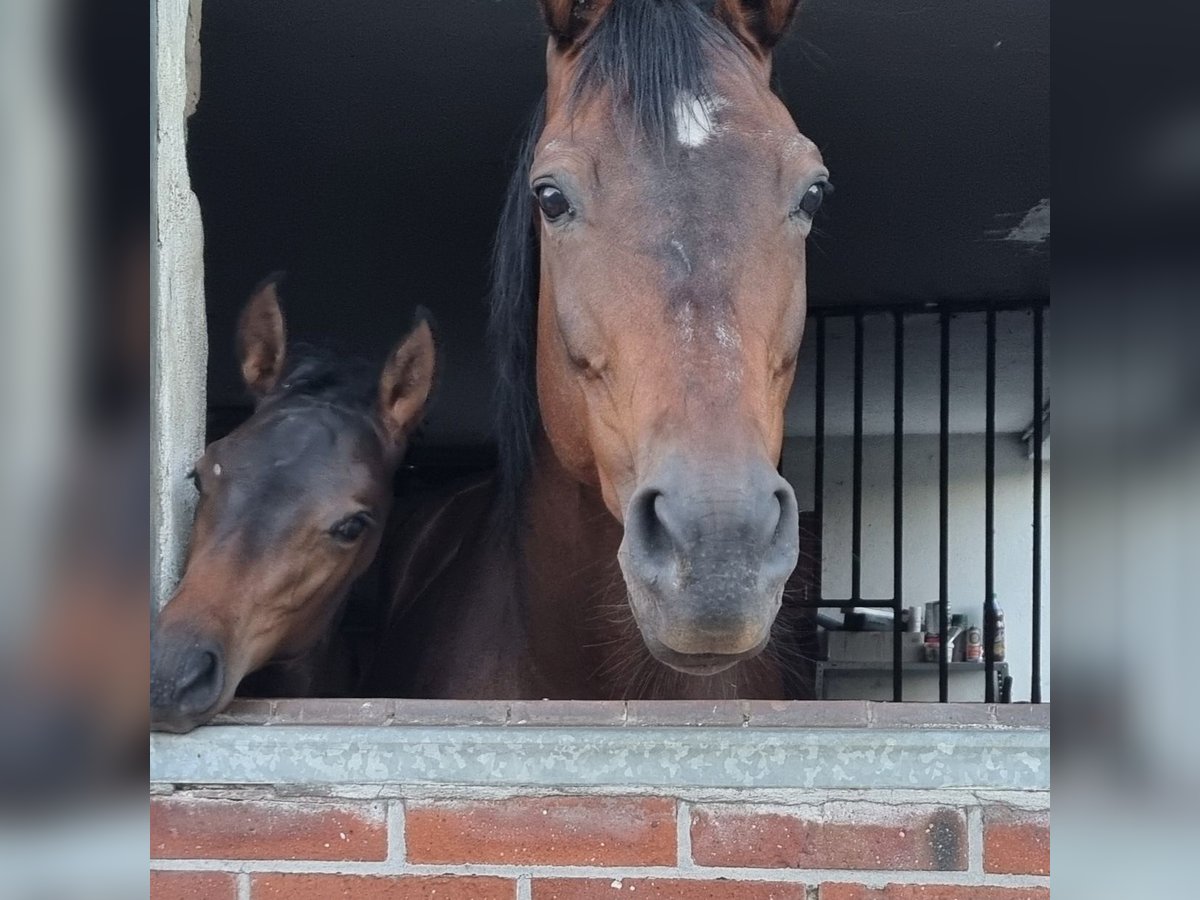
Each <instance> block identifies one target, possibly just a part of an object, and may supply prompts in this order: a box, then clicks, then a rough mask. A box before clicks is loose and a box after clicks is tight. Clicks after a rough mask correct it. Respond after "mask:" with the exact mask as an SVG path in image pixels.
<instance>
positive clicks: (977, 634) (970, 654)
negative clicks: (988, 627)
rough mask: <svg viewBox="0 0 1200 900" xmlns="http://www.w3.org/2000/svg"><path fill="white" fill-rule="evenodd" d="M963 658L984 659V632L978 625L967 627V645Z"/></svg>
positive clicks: (968, 659)
mask: <svg viewBox="0 0 1200 900" xmlns="http://www.w3.org/2000/svg"><path fill="white" fill-rule="evenodd" d="M963 659H964V660H966V661H967V662H979V661H980V660H981V659H983V632H982V631H980V630H979V626H978V625H972V626H971V627H970V628H968V629H967V646H966V649H965V650H964V652H963Z"/></svg>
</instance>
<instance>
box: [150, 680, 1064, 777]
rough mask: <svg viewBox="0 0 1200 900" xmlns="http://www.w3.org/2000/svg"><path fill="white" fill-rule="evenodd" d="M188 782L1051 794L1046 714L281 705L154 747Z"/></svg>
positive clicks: (258, 707)
mask: <svg viewBox="0 0 1200 900" xmlns="http://www.w3.org/2000/svg"><path fill="white" fill-rule="evenodd" d="M150 781H151V783H152V785H154V786H155V788H156V791H159V792H161V791H163V790H166V791H171V790H173V789H174V788H176V787H180V786H186V787H197V786H209V787H221V786H231V787H232V786H252V785H303V786H305V788H306V789H317V790H321V791H323V792H328V793H347V792H353V790H354V789H355V788H361V789H364V790H367V791H372V790H374V791H375V792H376V795H378V793H377V792H378V790H379V789H380V788H382V787H384V786H386V785H425V786H428V787H430V788H436V787H438V786H445V787H453V786H456V785H473V786H479V787H487V788H495V789H501V790H503V789H519V788H530V787H544V788H551V787H552V788H554V789H556V790H571V789H585V788H592V787H606V788H617V789H619V788H636V787H638V786H643V787H645V786H648V785H652V786H655V787H657V788H673V789H684V790H686V789H691V788H694V789H730V788H736V789H743V790H744V789H747V788H758V789H769V790H783V791H787V790H789V789H792V790H802V791H811V790H844V789H848V790H859V789H869V790H906V789H924V790H928V789H934V790H941V789H966V790H974V791H1022V792H1025V791H1036V792H1041V791H1048V790H1049V787H1050V710H1049V707H1048V706H1046V705H1041V706H1027V705H997V706H993V705H985V704H885V703H866V702H856V701H842V702H805V703H776V702H759V701H721V702H696V701H680V702H663V701H657V702H642V701H629V702H582V701H541V702H525V701H522V702H502V701H486V702H473V701H433V700H429V701H421V700H304V701H299V700H271V701H243V702H239V703H236V704H235V705H234V706H233V707H232V708H231V709H230V711H229V712H227V713H226V714H224V715H223V716H221V717H220V718H218V719H217V720H216V722H214V723H213V724H212V725H209V726H206V727H204V728H200V729H198V730H196V731H194V732H192V733H191V734H187V735H166V734H155V735H152V736H151V739H150Z"/></svg>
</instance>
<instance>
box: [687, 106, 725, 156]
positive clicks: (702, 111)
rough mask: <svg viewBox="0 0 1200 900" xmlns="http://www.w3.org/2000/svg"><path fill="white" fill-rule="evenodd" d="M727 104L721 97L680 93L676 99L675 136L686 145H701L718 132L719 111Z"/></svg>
mask: <svg viewBox="0 0 1200 900" xmlns="http://www.w3.org/2000/svg"><path fill="white" fill-rule="evenodd" d="M724 105H725V100H724V99H723V98H721V97H712V96H705V97H700V96H697V95H695V94H691V95H686V94H680V95H679V97H678V99H676V101H675V137H676V138H678V139H679V143H680V144H682V145H683V146H685V147H700V146H703V145H704V144H706V143H707V142H708V139H709V138H710V137H712V136H713V135H714V134H716V133H717V132H718V130H719V129H718V127H717V111H718V110H719V109H721V108H722V107H723V106H724Z"/></svg>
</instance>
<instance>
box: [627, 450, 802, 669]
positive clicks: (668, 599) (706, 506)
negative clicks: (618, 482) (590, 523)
mask: <svg viewBox="0 0 1200 900" xmlns="http://www.w3.org/2000/svg"><path fill="white" fill-rule="evenodd" d="M798 552H799V518H798V513H797V508H796V496H795V494H794V493H793V491H792V488H791V486H790V485H789V484H788V483H787V482H786V481H785V480H784V479H783V478H782V477H780V475H779V474H778V473H777V472H776V471H775V470H774V469H773V468H771V467H770V466H769V465H768V464H767V463H765V462H762V463H758V464H747V465H745V466H742V467H736V468H735V467H728V468H723V469H722V470H720V471H718V470H715V469H706V468H701V467H698V466H697V465H695V464H689V463H686V462H679V461H674V462H672V463H669V464H665V465H663V466H662V467H661V468H660V470H659V471H658V472H657V473H656V476H655V477H653V478H651V479H647V483H646V484H645V485H643V486H642V487H640V488H639V489H638V490H637V492H636V493H635V494H634V496H633V498H632V500H631V501H630V504H629V508H628V511H627V513H626V517H625V537H624V540H623V541H622V543H621V549H620V554H619V558H620V562H621V569H622V572H623V573H624V575H625V581H626V585H627V586H628V588H629V592H630V600H631V603H632V605H633V611H634V615H635V617H636V619H637V622H638V625H639V627H640V628H641V631H642V635H643V637H644V638H645V641H646V645H647V647H648V648H649V650H650V651H651V653H653V654H654V655H655V656H656V657H657V658H658V659H659V660H660V661H662V662H664V663H666V664H667V665H669V666H671V667H672V668H675V669H678V670H680V671H683V672H688V673H689V674H713V673H714V672H719V671H721V670H722V669H725V668H728V667H729V666H732V665H734V664H735V663H737V662H739V661H741V660H744V659H748V658H750V657H753V656H755V655H756V654H757V653H759V652H760V651H761V650H762V649H763V647H765V646H766V644H767V641H768V640H769V639H770V633H771V625H772V624H773V622H774V620H775V615H776V613H778V611H779V606H780V602H781V599H782V596H783V586H784V583H785V582H786V581H787V578H788V576H789V575H791V573H792V570H793V569H795V567H796V559H797V555H798Z"/></svg>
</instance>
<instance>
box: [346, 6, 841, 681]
mask: <svg viewBox="0 0 1200 900" xmlns="http://www.w3.org/2000/svg"><path fill="white" fill-rule="evenodd" d="M541 6H542V11H543V13H544V17H545V20H546V22H547V25H548V29H549V33H550V34H549V43H548V47H547V53H546V68H547V86H546V92H545V96H544V98H543V101H542V103H541V105H540V108H539V110H538V112H537V115H536V116H535V119H534V122H533V124H532V127H531V129H530V132H529V136H528V138H527V140H526V142H525V145H524V147H523V149H522V152H521V154H520V159H519V162H518V165H517V167H516V170H515V172H514V173H513V176H512V180H511V183H510V186H509V190H508V194H507V198H506V203H505V206H504V210H503V213H502V218H501V223H500V227H499V232H498V237H497V243H496V249H495V256H494V288H493V293H492V297H491V326H490V327H491V337H492V340H493V344H494V348H495V352H496V356H497V361H498V364H499V379H498V381H499V394H498V398H497V413H498V416H499V424H498V439H499V444H500V472H499V474H498V476H497V477H496V479H495V481H493V482H489V483H479V484H474V485H471V486H467V487H464V488H463V489H462V490H460V491H459V492H457V493H455V494H454V495H453V496H451V497H449V498H447V499H444V500H442V501H441V502H440V503H438V504H436V505H435V506H432V507H430V508H429V509H427V510H426V511H425V512H424V513H423V514H420V515H417V516H415V517H414V518H413V519H412V520H411V523H410V525H409V526H408V527H407V528H406V529H402V531H401V533H402V534H403V537H402V538H401V539H400V547H399V548H397V550H396V551H395V553H392V552H390V551H389V553H388V554H387V555H386V556H385V557H384V559H385V560H390V561H391V572H390V576H389V577H390V579H391V583H392V587H391V591H392V597H391V602H392V606H393V612H392V623H391V625H390V628H391V629H392V633H391V634H389V635H388V636H386V637H385V638H384V647H386V651H385V652H382V653H381V654H380V655H379V657H378V659H377V665H376V668H375V671H374V672H373V673H372V675H371V677H369V678H368V679H367V681H366V683H365V685H364V693H385V694H389V693H390V694H400V695H415V696H434V697H466V698H469V697H508V698H539V697H555V698H576V699H605V698H614V697H616V698H619V697H646V698H649V697H654V698H660V699H667V698H690V697H695V698H710V697H726V696H740V697H773V698H780V697H783V696H787V695H789V694H790V691H789V688H788V686H787V684H786V681H787V676H788V671H789V666H790V665H791V664H792V661H791V660H788V659H786V658H784V657H785V655H786V653H787V652H788V651H787V648H786V646H785V645H786V643H787V642H786V641H785V640H780V639H779V637H780V634H779V633H780V631H781V628H780V626H779V624H778V623H777V622H776V619H777V613H778V612H779V610H780V608H781V602H782V598H783V594H784V589H785V583H786V582H787V580H788V579H789V577H790V576H791V575H792V573H793V571H794V570H795V568H796V564H797V556H798V546H799V535H798V531H799V528H798V511H797V505H796V498H795V496H794V494H793V492H792V489H791V487H790V486H789V485H788V483H787V482H786V481H785V480H784V479H783V478H782V477H781V476H780V475H779V473H778V470H777V467H778V462H779V458H780V451H781V445H782V439H783V416H784V406H785V403H786V401H787V397H788V393H789V390H790V388H791V384H792V380H793V376H794V372H795V365H796V357H797V353H798V350H799V346H800V340H801V335H802V333H803V330H804V321H805V310H806V292H805V240H806V237H807V236H808V234H809V232H810V230H811V228H812V224H813V216H814V215H815V213H816V212H817V209H818V208H819V207H820V205H821V203H822V200H823V199H824V197H825V195H826V194H827V193H828V192H829V191H830V185H829V173H828V170H827V169H826V167H825V166H824V164H823V162H822V159H821V155H820V153H819V152H818V151H817V148H816V146H815V145H814V144H813V143H812V142H811V141H810V140H808V139H807V138H805V137H803V136H802V135H801V134H800V133H799V131H798V130H797V128H796V125H795V123H794V122H793V120H792V117H791V115H790V114H789V113H788V111H787V109H786V107H785V106H784V104H783V103H782V102H781V101H780V100H779V98H778V97H777V96H776V95H775V94H774V92H773V91H772V89H771V84H770V82H771V51H772V48H773V47H774V46H775V44H776V42H777V41H778V40H779V39H780V37H781V36H782V35H783V33H784V31H785V29H786V28H787V26H788V25H789V23H790V21H791V19H792V18H793V15H794V12H795V8H796V0H709V2H707V3H699V2H695V0H578V2H577V0H542V2H541ZM488 523H490V524H488ZM498 533H499V534H498ZM437 546H448V547H452V548H453V549H452V550H451V551H444V552H442V553H441V555H440V557H439V556H438V554H435V553H434V552H432V548H434V547H437ZM439 558H440V562H434V561H435V560H438V559H439ZM773 633H774V634H775V636H776V640H774V641H773V640H772V635H773Z"/></svg>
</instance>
